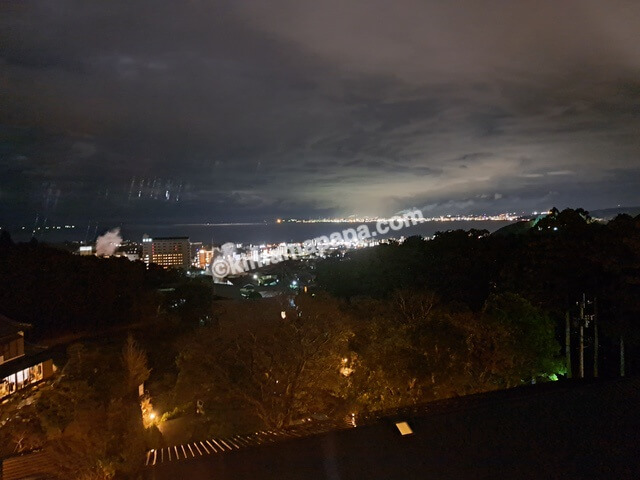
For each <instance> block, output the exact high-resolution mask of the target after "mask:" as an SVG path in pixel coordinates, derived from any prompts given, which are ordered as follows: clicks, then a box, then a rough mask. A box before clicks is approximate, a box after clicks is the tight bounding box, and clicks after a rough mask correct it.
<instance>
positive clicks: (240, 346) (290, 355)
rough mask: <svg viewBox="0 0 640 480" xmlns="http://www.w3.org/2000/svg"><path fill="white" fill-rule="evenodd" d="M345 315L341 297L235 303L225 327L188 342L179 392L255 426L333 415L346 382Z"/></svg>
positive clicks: (242, 424) (239, 423) (244, 424)
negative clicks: (338, 302) (339, 304)
mask: <svg viewBox="0 0 640 480" xmlns="http://www.w3.org/2000/svg"><path fill="white" fill-rule="evenodd" d="M282 312H285V318H282V314H281V313H282ZM342 317H343V315H342V314H341V312H340V309H339V306H338V304H337V302H335V301H333V300H331V299H329V298H323V299H320V298H313V297H311V296H307V295H299V296H297V297H295V299H291V302H290V303H280V302H279V301H271V300H260V301H256V302H245V303H234V304H229V306H228V309H227V311H226V312H225V313H224V314H223V315H222V316H221V319H220V324H219V327H218V328H213V327H207V328H203V329H200V330H199V331H198V332H197V333H195V334H193V335H190V336H189V338H187V340H186V341H185V342H184V344H183V348H182V349H181V354H180V355H179V357H178V367H179V371H180V373H179V376H178V382H177V385H176V392H177V397H178V398H181V399H182V400H183V401H189V402H195V401H196V400H197V399H200V400H204V402H205V405H207V407H206V411H207V413H208V414H209V412H212V413H210V415H211V416H212V417H215V416H216V412H220V411H221V410H222V411H226V412H227V415H226V416H227V418H229V420H230V421H231V422H234V421H235V422H236V423H235V424H236V427H244V428H251V424H252V422H251V419H253V425H254V426H255V427H259V428H280V427H283V426H286V425H289V424H290V423H291V422H292V421H294V420H296V419H298V418H301V417H302V416H305V415H310V414H320V413H323V414H327V413H328V414H330V413H332V411H333V410H335V408H337V406H336V404H338V403H339V401H338V397H339V393H340V392H339V391H340V387H341V383H344V377H343V376H341V375H340V372H339V370H340V367H341V365H342V363H341V359H342V358H343V352H345V351H346V347H347V340H348V335H349V334H348V331H347V330H346V328H345V323H344V322H342V321H341V318H342ZM230 405H231V406H232V408H233V409H234V410H235V412H236V413H235V415H233V413H231V412H229V406H230ZM219 418H220V416H218V417H217V418H211V420H212V421H216V420H217V421H219ZM219 428H225V426H224V425H222V426H220V427H219Z"/></svg>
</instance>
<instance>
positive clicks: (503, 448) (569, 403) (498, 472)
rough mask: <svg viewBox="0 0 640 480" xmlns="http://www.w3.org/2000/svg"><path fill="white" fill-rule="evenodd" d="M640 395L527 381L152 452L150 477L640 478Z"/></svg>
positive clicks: (633, 385)
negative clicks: (502, 388)
mask: <svg viewBox="0 0 640 480" xmlns="http://www.w3.org/2000/svg"><path fill="white" fill-rule="evenodd" d="M639 401H640V379H637V378H632V379H620V380H613V381H597V382H585V381H582V382H580V381H569V382H556V383H553V384H542V385H534V386H527V387H520V388H515V389H511V390H506V391H499V392H491V393H486V394H480V395H471V396H467V397H458V398H453V399H448V400H443V401H438V402H433V403H428V404H424V405H420V406H416V407H411V408H405V409H399V410H394V411H389V412H384V413H380V414H376V415H370V416H368V417H357V418H356V419H355V421H354V423H355V424H356V425H357V426H355V427H354V425H353V424H352V423H350V422H338V423H336V422H310V423H309V424H303V425H301V426H297V427H293V428H290V429H285V430H277V431H263V432H258V433H254V434H252V435H236V436H234V437H230V438H216V439H208V440H205V441H202V442H194V443H189V444H185V445H178V446H173V447H166V448H163V449H159V450H152V451H150V452H148V453H147V456H146V465H147V471H146V474H147V478H150V479H154V480H163V479H170V478H189V479H190V480H200V479H217V480H218V479H226V478H234V479H237V478H251V479H257V480H259V479H294V478H296V479H298V478H303V479H305V480H313V479H316V478H317V479H327V478H328V479H340V480H348V479H361V478H367V479H395V478H397V479H413V478H415V479H418V478H438V479H441V478H452V479H464V478H514V479H516V478H517V479H521V478H586V477H590V478H618V479H619V478H640V462H639V461H638V459H637V448H638V447H637V445H638V441H639V440H640V434H639V433H638V432H640V412H639V411H638V408H637V405H638V403H639ZM403 422H404V423H406V425H403V424H402V423H403ZM407 428H408V430H407ZM403 431H404V432H405V433H407V432H411V433H409V434H405V435H403V434H402V432H403Z"/></svg>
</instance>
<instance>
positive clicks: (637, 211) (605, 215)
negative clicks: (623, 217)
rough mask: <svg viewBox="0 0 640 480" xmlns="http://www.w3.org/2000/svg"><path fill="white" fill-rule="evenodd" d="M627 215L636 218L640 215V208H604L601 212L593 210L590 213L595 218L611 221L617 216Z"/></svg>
mask: <svg viewBox="0 0 640 480" xmlns="http://www.w3.org/2000/svg"><path fill="white" fill-rule="evenodd" d="M622 213H626V214H627V215H631V216H632V217H635V216H637V215H640V207H615V208H603V209H600V210H592V211H590V212H589V215H591V216H592V217H593V218H602V219H603V220H611V219H612V218H614V217H615V216H616V215H620V214H622Z"/></svg>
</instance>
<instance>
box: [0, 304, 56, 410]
mask: <svg viewBox="0 0 640 480" xmlns="http://www.w3.org/2000/svg"><path fill="white" fill-rule="evenodd" d="M26 327H29V325H25V324H22V323H17V322H14V321H12V320H9V319H8V318H6V317H4V316H2V315H0V399H3V398H5V397H8V396H9V395H11V394H13V393H15V392H17V391H19V390H21V389H23V388H25V387H28V386H29V385H33V384H35V383H38V382H40V381H42V380H45V379H47V378H49V377H51V376H52V375H53V373H54V370H55V367H54V365H53V361H52V360H51V358H49V356H48V352H46V350H42V349H36V348H33V349H32V350H33V351H30V352H28V351H26V350H25V343H24V329H25V328H26Z"/></svg>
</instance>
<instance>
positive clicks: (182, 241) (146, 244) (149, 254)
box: [142, 235, 191, 270]
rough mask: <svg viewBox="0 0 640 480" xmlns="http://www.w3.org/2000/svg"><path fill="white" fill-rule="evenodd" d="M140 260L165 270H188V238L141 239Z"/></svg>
mask: <svg viewBox="0 0 640 480" xmlns="http://www.w3.org/2000/svg"><path fill="white" fill-rule="evenodd" d="M142 260H143V261H144V263H146V264H147V265H149V264H151V263H155V264H157V265H161V266H163V267H165V268H183V269H185V270H187V269H189V267H190V266H191V245H190V243H189V237H156V238H151V237H149V236H147V235H145V236H144V237H143V238H142Z"/></svg>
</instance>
